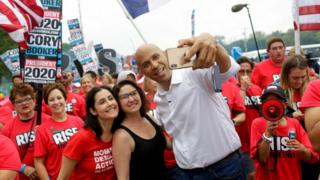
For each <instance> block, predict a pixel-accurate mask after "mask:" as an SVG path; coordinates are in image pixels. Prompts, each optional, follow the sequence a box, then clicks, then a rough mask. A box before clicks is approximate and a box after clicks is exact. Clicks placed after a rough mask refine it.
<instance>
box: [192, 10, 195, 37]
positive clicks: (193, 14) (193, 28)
mask: <svg viewBox="0 0 320 180" xmlns="http://www.w3.org/2000/svg"><path fill="white" fill-rule="evenodd" d="M194 31H195V10H194V9H193V10H192V13H191V36H192V37H194V34H195V32H194Z"/></svg>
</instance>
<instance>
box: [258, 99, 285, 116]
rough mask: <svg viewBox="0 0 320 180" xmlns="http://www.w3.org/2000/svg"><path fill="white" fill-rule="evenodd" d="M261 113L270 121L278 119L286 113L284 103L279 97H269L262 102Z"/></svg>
mask: <svg viewBox="0 0 320 180" xmlns="http://www.w3.org/2000/svg"><path fill="white" fill-rule="evenodd" d="M260 113H261V115H262V117H264V118H265V119H266V120H268V121H277V120H279V119H281V118H282V117H283V116H284V114H285V108H284V105H283V103H282V102H281V101H280V100H277V99H268V100H265V101H263V102H262V105H261V109H260Z"/></svg>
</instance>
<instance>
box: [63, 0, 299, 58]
mask: <svg viewBox="0 0 320 180" xmlns="http://www.w3.org/2000/svg"><path fill="white" fill-rule="evenodd" d="M79 2H80V6H79ZM239 3H247V4H249V5H248V7H249V10H250V14H251V18H252V22H253V27H254V30H255V31H263V32H265V33H271V32H274V31H277V30H280V31H286V30H288V29H290V28H292V26H293V25H292V24H293V23H292V21H293V20H292V1H291V0H242V1H241V0H171V1H169V2H168V3H166V4H165V5H163V6H161V7H159V8H158V9H155V10H154V11H151V12H149V13H147V14H144V15H141V16H139V17H137V18H136V19H134V20H133V21H134V23H135V24H136V26H137V27H138V29H139V30H140V32H141V33H142V34H143V36H144V38H145V39H146V41H147V42H148V43H153V44H156V45H158V46H159V47H160V48H162V49H166V48H170V47H176V46H177V42H178V40H179V39H183V38H188V37H191V12H192V10H193V9H194V10H195V34H196V35H197V34H200V33H202V32H208V33H210V34H212V35H222V36H225V38H226V41H227V42H232V41H234V40H238V39H242V38H244V37H248V36H249V35H250V34H252V30H251V26H250V21H249V17H248V13H247V10H246V9H242V11H240V12H237V13H233V12H232V11H231V7H232V6H233V5H235V4H239ZM79 7H80V8H79ZM79 9H80V10H81V23H82V27H83V35H84V39H85V42H86V44H90V43H93V44H99V43H102V44H103V46H104V48H111V49H114V50H116V51H117V53H119V54H121V55H129V54H133V53H134V51H135V49H136V48H138V47H139V46H140V45H142V44H143V43H144V42H143V40H142V39H141V38H140V36H139V35H138V33H137V31H136V30H135V29H134V27H133V25H132V24H131V22H130V21H129V20H128V19H127V18H126V16H125V14H124V12H123V10H122V9H121V7H120V5H119V4H118V0H66V1H63V21H62V23H63V42H68V37H69V36H70V34H69V31H68V27H67V20H69V19H74V18H79V17H80V11H79Z"/></svg>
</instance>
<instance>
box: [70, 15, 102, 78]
mask: <svg viewBox="0 0 320 180" xmlns="http://www.w3.org/2000/svg"><path fill="white" fill-rule="evenodd" d="M67 22H68V27H69V31H70V38H69V42H70V45H71V47H72V48H71V50H72V52H73V53H74V54H75V56H76V57H77V59H78V61H79V62H80V64H81V66H82V69H83V71H84V72H87V71H94V72H97V65H96V63H95V61H94V60H93V59H92V57H91V56H90V53H89V52H88V50H87V48H86V46H85V44H84V40H83V36H82V32H81V28H80V23H79V19H71V20H68V21H67Z"/></svg>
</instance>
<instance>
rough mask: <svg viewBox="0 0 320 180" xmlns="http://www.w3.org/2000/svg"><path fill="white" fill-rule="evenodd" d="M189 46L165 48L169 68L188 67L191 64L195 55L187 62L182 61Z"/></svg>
mask: <svg viewBox="0 0 320 180" xmlns="http://www.w3.org/2000/svg"><path fill="white" fill-rule="evenodd" d="M189 49H190V47H181V48H169V49H167V50H166V55H167V59H168V64H169V68H170V69H172V70H174V69H181V68H189V67H192V66H193V61H194V60H195V59H196V55H194V56H193V57H192V58H191V61H190V62H188V63H185V62H184V56H185V54H186V52H187V51H188V50H189Z"/></svg>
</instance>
